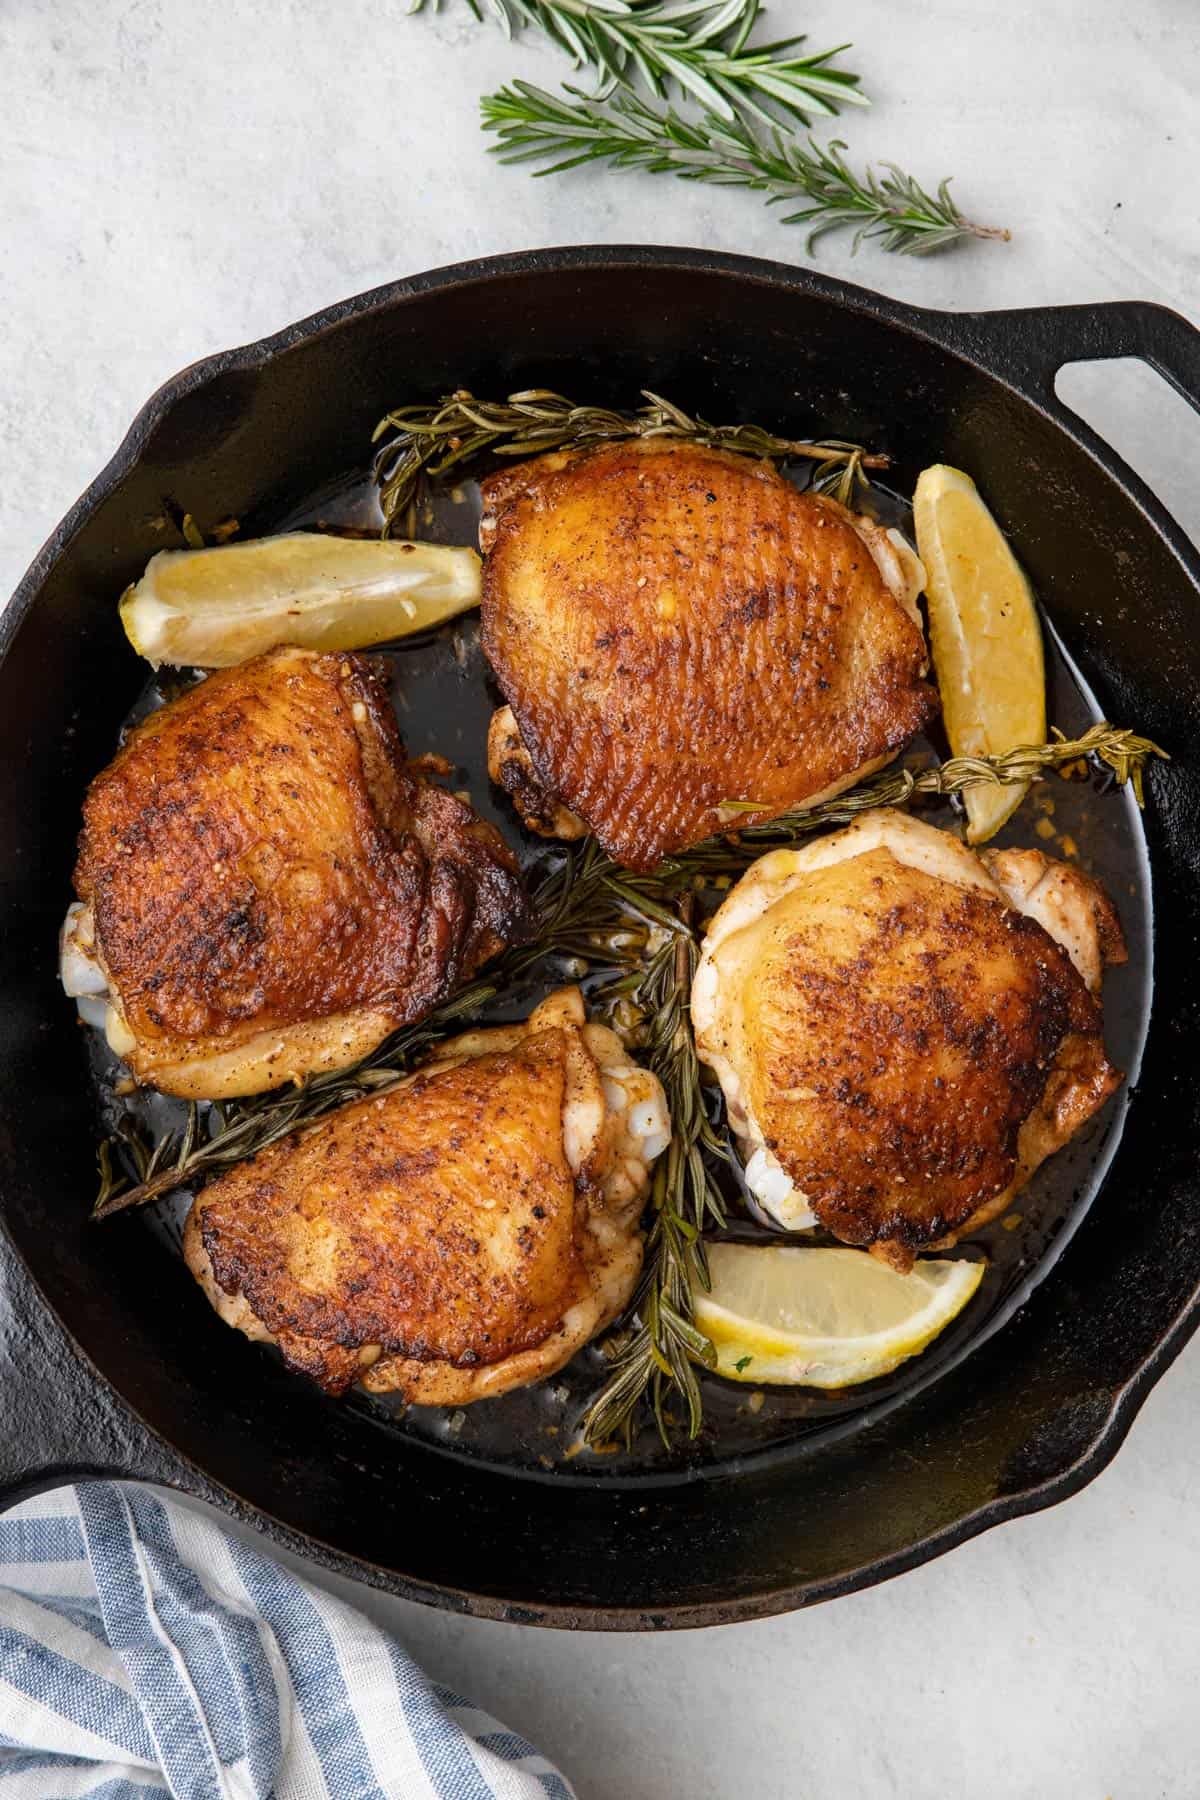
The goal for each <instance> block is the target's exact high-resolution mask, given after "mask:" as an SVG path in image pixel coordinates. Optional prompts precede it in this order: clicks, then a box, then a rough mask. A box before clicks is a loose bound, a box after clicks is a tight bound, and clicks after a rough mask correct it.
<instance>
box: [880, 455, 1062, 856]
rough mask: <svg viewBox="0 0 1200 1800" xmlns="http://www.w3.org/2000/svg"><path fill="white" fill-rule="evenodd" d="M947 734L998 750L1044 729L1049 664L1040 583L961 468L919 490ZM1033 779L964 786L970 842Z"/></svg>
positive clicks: (987, 831)
mask: <svg viewBox="0 0 1200 1800" xmlns="http://www.w3.org/2000/svg"><path fill="white" fill-rule="evenodd" d="M913 519H914V523H915V525H916V532H917V549H918V551H919V553H920V557H921V561H922V562H923V563H924V564H925V574H926V587H925V595H926V599H927V601H928V605H929V632H930V638H931V640H932V650H933V664H934V669H935V670H936V673H937V682H938V688H939V690H940V692H941V696H942V714H943V717H944V718H945V721H946V735H947V736H948V738H949V739H950V748H951V750H952V751H953V753H954V755H955V756H999V755H1002V754H1003V752H1004V751H1006V750H1014V749H1015V748H1016V747H1017V745H1018V744H1040V743H1043V742H1044V741H1045V737H1046V671H1045V665H1044V663H1043V660H1042V633H1041V628H1040V627H1039V625H1038V617H1037V607H1036V605H1035V603H1034V598H1033V590H1032V589H1031V588H1030V585H1029V583H1028V581H1027V580H1026V578H1025V575H1024V574H1023V572H1022V570H1021V566H1020V564H1019V563H1018V561H1017V559H1016V557H1015V556H1014V555H1013V553H1012V551H1011V550H1010V549H1009V546H1008V541H1007V539H1006V538H1005V536H1004V533H1003V532H1002V531H1001V529H1000V527H999V525H997V523H996V521H995V519H994V518H993V517H992V515H991V513H990V512H989V511H988V509H987V507H986V506H985V505H984V503H983V501H982V500H981V499H980V497H979V490H978V488H977V487H976V486H975V483H974V482H973V481H972V480H971V477H970V476H969V475H964V474H963V472H962V470H961V469H952V468H949V467H948V466H947V465H946V464H945V463H938V464H935V466H934V467H933V468H932V469H926V470H924V472H923V473H922V475H921V478H920V480H919V481H918V482H917V491H916V494H915V495H914V497H913ZM1026 791H1027V787H1026V784H1024V783H1016V784H1014V785H1012V786H1005V787H983V786H980V787H973V788H967V789H966V791H965V792H964V794H963V803H964V805H965V806H966V809H967V842H968V843H970V844H982V843H985V842H986V841H987V839H988V838H990V837H992V836H993V835H994V834H995V833H996V832H997V831H999V829H1000V827H1001V825H1003V824H1004V822H1005V820H1006V819H1010V818H1011V817H1012V815H1013V813H1015V812H1016V810H1017V808H1018V806H1020V804H1021V801H1022V800H1023V799H1024V797H1025V794H1026Z"/></svg>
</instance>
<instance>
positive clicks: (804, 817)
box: [668, 719, 1171, 876]
mask: <svg viewBox="0 0 1200 1800" xmlns="http://www.w3.org/2000/svg"><path fill="white" fill-rule="evenodd" d="M1154 756H1157V757H1161V758H1162V760H1163V761H1164V762H1169V761H1170V760H1171V759H1170V756H1169V755H1168V753H1167V752H1166V751H1165V750H1162V749H1160V748H1159V746H1158V745H1157V744H1155V743H1153V742H1152V740H1151V739H1150V738H1146V737H1140V736H1139V735H1138V733H1137V732H1136V731H1130V730H1128V729H1127V728H1126V727H1124V726H1118V725H1110V724H1109V722H1108V720H1107V719H1101V720H1100V721H1099V722H1098V723H1097V724H1095V725H1090V726H1089V727H1088V729H1087V730H1086V731H1085V732H1084V734H1083V736H1082V737H1078V738H1068V737H1064V736H1063V734H1062V732H1060V731H1057V730H1056V731H1055V733H1054V739H1053V741H1052V742H1051V743H1048V744H1021V745H1019V746H1018V747H1017V748H1016V749H1015V750H1006V751H1005V752H1004V753H1003V755H1001V756H952V757H949V758H947V760H946V761H945V762H943V763H935V764H930V765H927V766H926V767H924V768H919V767H913V766H911V765H909V764H902V765H899V766H893V767H892V768H890V769H883V770H881V771H880V773H879V774H878V775H871V776H869V777H868V778H867V780H866V781H861V782H859V784H858V785H857V787H852V788H849V789H847V791H846V792H845V793H844V794H838V795H836V796H835V797H834V798H833V799H832V800H822V801H821V802H820V804H819V805H817V806H799V807H792V808H791V809H789V811H787V812H785V813H780V814H778V815H777V816H776V817H775V818H773V819H766V820H764V821H763V822H762V823H761V824H755V825H746V826H743V827H741V828H737V827H736V825H735V826H734V835H733V836H731V837H726V838H712V839H710V840H709V841H708V842H707V843H705V844H699V845H697V847H696V848H695V849H694V850H686V851H683V852H681V853H680V854H679V855H678V856H675V857H673V858H671V860H670V863H669V865H668V866H669V867H670V868H671V869H674V870H683V869H690V870H691V871H692V872H693V873H695V874H701V875H708V876H712V875H716V874H728V873H730V872H731V871H732V870H740V869H743V868H745V867H746V865H747V864H748V863H751V862H753V861H754V859H755V858H756V857H758V856H762V855H764V854H765V852H766V851H768V850H770V849H772V848H775V847H777V846H781V845H786V844H790V843H793V842H794V841H795V840H796V838H798V837H807V835H808V834H809V833H810V832H812V831H819V830H821V829H822V828H823V827H824V826H827V825H848V824H849V823H850V822H851V820H852V819H856V818H857V817H858V816H859V814H860V813H864V812H869V811H871V810H872V809H873V808H875V807H879V806H904V805H906V804H907V802H908V801H909V800H911V799H912V798H913V797H914V795H919V794H940V795H948V794H961V793H962V792H963V791H964V789H966V788H971V787H1011V786H1013V785H1014V784H1017V783H1027V782H1033V781H1038V780H1040V779H1041V777H1042V776H1043V775H1044V774H1046V773H1047V771H1052V770H1055V769H1067V768H1069V766H1070V765H1071V764H1072V763H1084V764H1086V763H1087V762H1088V761H1095V762H1096V763H1099V764H1100V765H1101V766H1102V767H1103V768H1105V769H1107V770H1108V771H1109V773H1110V775H1111V776H1112V777H1113V778H1114V780H1115V781H1116V783H1117V785H1118V786H1119V787H1124V786H1125V785H1126V783H1128V784H1129V786H1130V787H1131V788H1132V789H1133V796H1134V799H1135V800H1136V801H1137V804H1138V806H1139V807H1140V806H1142V805H1144V803H1145V792H1144V786H1143V783H1144V779H1145V770H1146V765H1147V763H1148V762H1149V760H1150V758H1151V757H1154ZM768 810H769V806H765V805H764V803H763V802H762V801H759V800H727V801H726V802H725V803H724V807H723V811H724V812H725V813H726V814H727V815H728V817H729V819H730V821H731V823H733V822H735V821H736V818H737V816H738V815H739V814H743V813H757V812H764V811H768Z"/></svg>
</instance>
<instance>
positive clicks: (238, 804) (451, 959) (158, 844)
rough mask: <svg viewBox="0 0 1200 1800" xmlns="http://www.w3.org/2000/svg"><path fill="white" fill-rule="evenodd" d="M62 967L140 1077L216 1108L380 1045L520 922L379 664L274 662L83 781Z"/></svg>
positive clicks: (178, 704)
mask: <svg viewBox="0 0 1200 1800" xmlns="http://www.w3.org/2000/svg"><path fill="white" fill-rule="evenodd" d="M75 887H76V892H77V893H78V895H79V901H80V904H79V905H78V906H76V907H74V908H72V911H71V913H70V914H69V915H68V920H67V927H66V930H65V933H64V944H63V960H62V970H63V979H64V983H65V985H66V987H67V990H68V992H71V993H75V994H77V995H82V996H83V997H84V1000H85V1002H87V1003H88V1005H89V1007H90V1008H91V1009H92V1010H95V1009H96V1008H97V1007H98V1008H100V1009H102V1016H103V1020H104V1024H105V1027H106V1030H107V1033H108V1039H109V1042H110V1044H111V1045H112V1047H113V1049H114V1050H115V1051H116V1052H117V1054H118V1055H119V1056H120V1057H122V1058H123V1059H124V1061H125V1062H126V1063H127V1064H128V1065H129V1067H130V1069H131V1070H132V1072H133V1074H134V1075H135V1076H136V1077H137V1079H138V1081H140V1082H144V1083H146V1084H148V1085H150V1086H152V1087H157V1088H160V1089H161V1090H162V1091H163V1092H164V1093H168V1094H179V1095H183V1096H185V1097H188V1098H196V1099H216V1098H225V1097H227V1096H231V1095H236V1094H252V1093H257V1092H260V1091H261V1090H263V1089H266V1088H270V1087H274V1086H276V1085H278V1084H279V1083H281V1082H285V1081H289V1080H294V1079H297V1078H299V1077H301V1076H303V1075H306V1074H309V1073H312V1072H314V1071H318V1070H324V1069H337V1068H342V1067H344V1066H346V1065H347V1064H349V1063H351V1062H354V1061H355V1060H357V1058H359V1057H361V1056H363V1055H365V1054H366V1053H367V1052H368V1051H370V1050H372V1049H373V1048H374V1047H375V1045H376V1044H378V1043H379V1042H380V1041H381V1040H382V1039H383V1038H385V1037H386V1036H387V1035H388V1033H389V1032H391V1031H394V1030H395V1029H396V1028H397V1027H398V1026H400V1025H406V1024H409V1023H411V1022H412V1021H414V1020H416V1019H419V1018H421V1017H423V1016H424V1015H425V1014H426V1013H427V1012H429V1011H430V1010H431V1009H432V1008H433V1007H434V1006H436V1005H437V1004H438V1003H439V1002H440V1001H441V1000H443V999H444V998H445V997H446V996H447V995H449V994H450V993H452V992H453V991H454V989H455V988H456V987H458V986H459V985H460V984H461V983H462V982H463V981H464V980H465V979H467V978H468V977H469V976H470V975H471V974H473V973H474V971H475V970H476V969H477V968H478V967H479V965H480V964H481V963H482V962H483V961H485V960H486V958H488V957H489V956H492V955H494V954H495V953H496V952H497V951H498V950H500V949H501V948H502V947H503V946H504V945H505V944H506V943H508V942H511V941H512V940H513V939H514V937H518V936H520V935H521V934H522V933H523V932H524V931H525V929H526V926H527V917H528V906H527V902H526V899H525V895H524V892H523V889H522V885H521V880H520V877H519V875H518V873H517V867H516V863H515V861H514V859H513V856H512V854H511V852H510V851H509V850H508V849H507V847H506V846H505V844H504V843H503V841H502V839H501V838H500V836H499V834H498V833H497V832H496V831H495V830H494V829H493V828H492V827H491V826H490V825H487V824H485V823H484V822H483V821H482V820H481V819H479V818H478V817H477V816H476V815H475V813H474V812H473V811H472V810H471V808H470V807H469V806H467V805H465V804H464V803H463V802H462V801H461V800H458V799H456V798H455V796H454V795H452V794H450V793H447V792H446V791H445V790H444V789H442V788H439V787H436V786H434V785H433V784H432V783H430V782H429V781H426V780H424V779H423V778H422V776H421V774H420V772H419V770H418V769H417V768H416V767H415V766H414V765H412V764H409V763H406V762H405V759H404V748H403V745H402V743H401V741H400V737H399V733H398V731H397V729H396V722H395V716H394V714H393V712H392V709H391V706H390V705H389V703H388V698H387V693H386V689H385V684H384V678H383V676H382V674H381V673H380V672H379V670H378V666H377V665H376V664H374V663H372V662H371V661H370V660H369V659H367V658H364V657H361V656H337V655H321V654H317V653H315V652H312V651H307V650H296V649H283V650H275V651H272V652H271V653H270V654H268V655H266V656H260V657H258V658H256V659H255V660H254V661H253V662H249V663H243V664H241V665H239V666H238V667H235V668H230V669H221V670H218V671H217V672H216V673H215V674H212V675H210V676H209V677H208V678H207V680H205V681H203V682H201V683H199V685H197V686H196V687H194V688H191V689H190V690H189V691H188V692H187V693H186V694H184V695H183V696H182V697H181V698H180V699H177V700H174V701H172V702H171V703H170V704H169V705H167V706H164V707H163V708H162V709H161V710H160V711H158V712H155V713H152V714H151V715H150V716H149V717H148V718H147V719H145V720H143V722H142V723H141V724H139V725H136V726H135V727H134V728H133V730H132V731H131V732H130V733H129V736H128V738H127V739H126V741H125V744H124V747H123V748H122V749H121V751H120V752H119V753H118V755H117V756H116V758H115V759H114V760H113V762H111V763H110V764H109V766H108V768H107V769H105V770H104V771H103V773H102V774H100V775H98V776H97V777H96V779H95V781H93V783H92V785H91V787H90V789H89V790H88V794H87V799H86V801H85V803H84V824H83V833H82V836H81V838H80V846H79V861H78V865H77V867H76V871H75Z"/></svg>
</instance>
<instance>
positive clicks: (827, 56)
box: [409, 0, 869, 123]
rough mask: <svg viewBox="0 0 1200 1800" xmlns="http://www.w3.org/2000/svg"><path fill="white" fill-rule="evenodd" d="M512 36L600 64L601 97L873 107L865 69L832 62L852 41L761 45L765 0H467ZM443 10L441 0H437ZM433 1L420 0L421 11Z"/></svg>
mask: <svg viewBox="0 0 1200 1800" xmlns="http://www.w3.org/2000/svg"><path fill="white" fill-rule="evenodd" d="M467 3H468V5H469V6H470V8H471V10H472V12H473V13H474V14H475V17H476V18H477V19H483V17H484V14H485V12H486V13H488V14H490V15H491V17H492V18H494V19H495V20H496V22H497V23H498V24H499V25H500V26H501V27H502V28H503V30H504V32H505V34H506V35H507V36H509V37H511V36H512V35H513V33H514V31H515V30H519V29H521V28H522V27H532V28H534V29H536V30H538V31H541V32H543V33H544V35H545V36H546V37H548V38H549V39H550V40H551V42H552V43H554V44H557V45H558V47H559V48H560V49H561V50H565V51H566V53H567V55H568V56H570V57H571V58H572V60H573V61H574V63H575V66H576V68H586V69H589V70H591V71H593V72H594V73H595V75H596V77H597V79H598V82H599V84H600V85H599V89H598V94H597V97H598V98H603V97H604V96H606V95H608V94H611V93H612V92H613V90H614V89H616V88H627V89H630V88H633V86H634V84H635V82H638V81H641V82H642V83H643V84H644V85H645V86H646V87H647V88H648V89H649V90H650V91H651V93H654V94H657V95H658V96H659V97H660V98H666V96H667V95H668V94H669V93H670V92H672V91H673V90H678V91H681V92H683V93H686V94H687V95H689V96H690V98H691V99H693V100H695V101H697V102H698V103H699V104H700V105H701V106H703V107H705V108H707V110H708V111H709V112H711V113H713V114H714V116H715V117H717V118H719V119H726V120H730V119H734V118H736V117H738V116H739V115H742V116H744V115H746V114H753V115H754V116H755V117H757V118H760V119H762V120H764V121H765V122H767V123H770V120H771V115H770V113H768V112H766V111H764V109H763V105H762V102H764V101H765V102H767V103H768V104H769V105H771V106H774V107H777V108H778V109H779V110H780V111H782V112H785V113H788V114H790V115H791V116H792V117H794V118H798V119H801V120H805V119H808V118H810V117H812V116H814V115H817V114H820V115H824V116H829V115H831V114H833V113H836V112H837V111H838V110H839V109H840V108H841V107H842V106H866V105H868V104H869V102H868V100H867V97H866V95H865V94H864V93H863V92H862V90H861V88H860V86H859V77H858V76H857V75H854V74H851V73H850V72H849V71H848V70H844V69H836V68H832V67H831V66H830V65H831V64H832V62H833V59H834V58H835V57H836V56H840V55H841V53H842V51H843V50H846V49H848V48H849V45H847V44H839V45H838V47H837V49H835V50H823V51H821V52H820V53H819V54H817V55H815V56H809V55H797V54H792V53H793V52H794V51H795V50H796V47H797V45H799V44H802V43H803V42H804V41H805V40H804V38H803V36H796V37H789V38H781V39H779V40H777V41H776V42H775V43H771V44H751V43H750V41H749V40H750V36H751V34H752V32H753V31H754V28H755V26H756V25H757V23H758V19H759V15H760V14H761V12H762V10H763V9H762V4H761V0H467ZM434 4H435V10H436V5H437V0H434ZM423 7H424V0H413V3H412V4H411V5H410V7H409V11H410V12H412V13H416V12H421V11H422V10H423Z"/></svg>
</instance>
